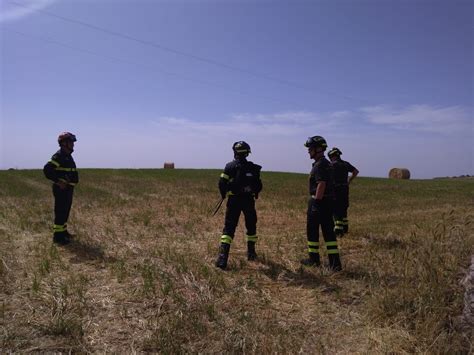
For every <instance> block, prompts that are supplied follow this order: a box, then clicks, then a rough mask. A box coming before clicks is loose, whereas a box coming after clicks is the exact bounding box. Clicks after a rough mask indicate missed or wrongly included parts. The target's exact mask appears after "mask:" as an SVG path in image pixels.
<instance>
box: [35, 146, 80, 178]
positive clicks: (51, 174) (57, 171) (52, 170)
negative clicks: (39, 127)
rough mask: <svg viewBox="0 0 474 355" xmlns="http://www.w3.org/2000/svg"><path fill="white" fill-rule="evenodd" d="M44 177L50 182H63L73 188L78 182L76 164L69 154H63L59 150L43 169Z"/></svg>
mask: <svg viewBox="0 0 474 355" xmlns="http://www.w3.org/2000/svg"><path fill="white" fill-rule="evenodd" d="M43 173H44V175H45V176H46V177H47V178H48V179H49V180H51V181H52V182H55V183H56V182H58V181H63V182H66V183H67V184H68V185H69V186H74V185H76V184H77V183H78V182H79V174H78V173H77V170H76V163H75V162H74V159H73V158H72V155H71V154H67V153H65V152H63V151H62V150H61V149H60V150H58V151H57V152H56V154H54V155H53V156H52V157H51V160H50V161H48V162H47V163H46V165H45V166H44V168H43Z"/></svg>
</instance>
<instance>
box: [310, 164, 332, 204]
mask: <svg viewBox="0 0 474 355" xmlns="http://www.w3.org/2000/svg"><path fill="white" fill-rule="evenodd" d="M322 181H325V182H326V189H325V190H324V196H323V199H333V198H334V182H333V176H332V170H331V164H330V163H329V161H328V160H327V159H326V158H325V157H322V158H321V159H319V160H318V161H316V162H314V163H313V168H312V169H311V172H310V173H309V194H310V195H311V196H313V195H315V194H316V189H317V188H318V184H319V182H322Z"/></svg>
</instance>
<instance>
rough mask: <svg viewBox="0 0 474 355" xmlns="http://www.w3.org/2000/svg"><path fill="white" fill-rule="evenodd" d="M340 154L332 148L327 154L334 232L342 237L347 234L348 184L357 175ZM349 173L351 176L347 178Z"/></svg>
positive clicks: (354, 169) (357, 171)
mask: <svg viewBox="0 0 474 355" xmlns="http://www.w3.org/2000/svg"><path fill="white" fill-rule="evenodd" d="M341 155H342V152H341V151H340V150H339V149H338V148H336V147H334V148H332V149H331V150H330V151H329V152H328V156H329V159H330V160H331V166H332V169H333V174H334V192H335V196H336V200H335V206H334V224H335V226H334V232H335V233H336V235H338V236H341V237H342V236H343V235H344V234H345V233H347V232H349V220H348V219H347V209H348V208H349V184H350V183H351V181H352V180H354V179H355V177H356V176H357V175H358V174H359V170H357V169H356V168H355V167H354V166H352V164H351V163H349V162H347V161H344V160H342V159H341ZM349 173H351V175H350V176H349Z"/></svg>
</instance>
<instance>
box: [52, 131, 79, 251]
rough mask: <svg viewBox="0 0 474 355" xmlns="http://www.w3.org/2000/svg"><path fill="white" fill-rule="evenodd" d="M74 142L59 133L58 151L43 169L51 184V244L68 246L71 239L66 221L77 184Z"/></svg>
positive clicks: (74, 139) (66, 135)
mask: <svg viewBox="0 0 474 355" xmlns="http://www.w3.org/2000/svg"><path fill="white" fill-rule="evenodd" d="M76 141H77V139H76V136H75V135H74V134H72V133H70V132H63V133H61V134H60V135H59V137H58V144H59V147H60V149H59V150H58V151H57V152H56V153H55V154H54V155H53V156H52V157H51V160H49V161H48V162H47V163H46V165H45V166H44V168H43V172H44V175H45V176H46V178H48V179H49V180H51V181H52V182H53V196H54V225H53V242H54V243H56V244H60V245H65V244H68V243H69V242H70V238H71V234H69V232H68V230H67V221H68V219H69V212H70V211H71V205H72V198H73V194H74V186H75V185H76V184H77V183H78V182H79V175H78V173H77V170H76V163H75V162H74V159H73V158H72V153H73V152H74V142H76Z"/></svg>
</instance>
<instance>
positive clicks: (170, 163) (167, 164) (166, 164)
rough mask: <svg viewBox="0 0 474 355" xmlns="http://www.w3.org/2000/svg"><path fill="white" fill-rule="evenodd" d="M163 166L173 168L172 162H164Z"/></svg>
mask: <svg viewBox="0 0 474 355" xmlns="http://www.w3.org/2000/svg"><path fill="white" fill-rule="evenodd" d="M164 168H165V169H174V163H173V162H165V165H164Z"/></svg>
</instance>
